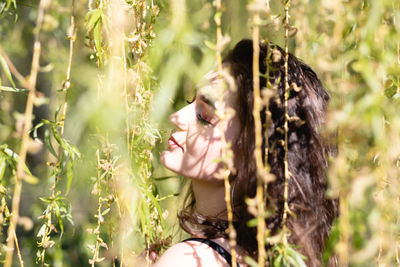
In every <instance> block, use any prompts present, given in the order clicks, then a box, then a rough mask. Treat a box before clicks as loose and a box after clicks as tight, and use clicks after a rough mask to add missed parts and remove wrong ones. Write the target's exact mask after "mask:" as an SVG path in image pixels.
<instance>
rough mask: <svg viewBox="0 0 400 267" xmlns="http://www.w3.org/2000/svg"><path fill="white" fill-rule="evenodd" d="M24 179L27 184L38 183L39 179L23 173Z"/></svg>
mask: <svg viewBox="0 0 400 267" xmlns="http://www.w3.org/2000/svg"><path fill="white" fill-rule="evenodd" d="M24 181H25V182H27V183H28V184H37V183H39V179H38V178H37V177H35V176H33V175H24Z"/></svg>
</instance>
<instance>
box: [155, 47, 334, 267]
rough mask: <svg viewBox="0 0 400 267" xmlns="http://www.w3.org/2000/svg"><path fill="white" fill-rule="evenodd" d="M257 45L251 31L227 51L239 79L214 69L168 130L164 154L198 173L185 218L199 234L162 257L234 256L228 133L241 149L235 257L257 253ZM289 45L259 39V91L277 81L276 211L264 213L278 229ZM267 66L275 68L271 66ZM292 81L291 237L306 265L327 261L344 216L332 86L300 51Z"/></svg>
mask: <svg viewBox="0 0 400 267" xmlns="http://www.w3.org/2000/svg"><path fill="white" fill-rule="evenodd" d="M252 45H253V44H252V41H251V40H242V41H240V42H239V43H238V44H237V45H236V46H235V47H234V49H233V50H232V51H230V52H229V54H228V55H227V56H226V57H225V59H224V61H223V69H224V71H226V72H228V73H229V74H230V77H231V78H232V80H233V82H232V81H230V82H228V81H227V80H228V78H223V77H221V75H219V73H218V72H210V73H209V74H207V75H206V77H205V78H206V80H207V83H206V84H205V85H204V86H202V87H201V88H199V89H198V91H197V93H196V97H195V99H194V101H193V102H192V103H190V104H189V105H187V106H186V107H184V108H183V109H181V110H179V111H177V112H176V113H174V114H172V115H171V117H170V120H171V122H172V123H173V125H174V126H175V128H176V130H175V131H174V132H173V133H172V134H171V137H170V139H169V140H168V142H169V149H168V150H166V151H164V152H163V153H162V155H161V162H162V163H163V165H164V166H165V167H166V168H168V169H170V170H172V171H174V172H176V173H177V174H180V175H182V176H184V177H187V178H189V179H191V181H192V189H193V198H192V199H191V201H189V202H187V203H186V206H185V207H184V209H183V210H182V212H181V213H180V214H179V222H180V225H181V227H182V228H183V229H184V230H185V231H186V232H188V233H189V234H190V235H191V236H192V237H193V238H192V239H189V240H186V241H183V242H180V243H178V244H176V245H174V246H172V247H171V248H169V249H168V250H167V251H166V252H165V253H164V254H163V255H161V257H160V259H159V260H158V261H157V262H156V263H155V265H154V266H157V267H158V266H174V267H175V266H185V267H187V266H207V267H213V266H230V263H229V260H230V257H231V255H230V254H229V252H230V249H231V248H230V247H229V242H228V235H227V233H226V229H227V225H228V223H227V212H226V204H225V200H224V198H225V187H224V183H223V180H222V179H221V178H220V177H219V176H218V175H217V173H218V171H219V170H220V168H221V166H222V164H221V163H220V161H218V159H220V158H221V155H222V154H221V151H222V147H223V146H224V145H225V141H226V142H228V143H230V144H231V149H232V151H233V169H234V171H232V172H231V174H230V177H229V181H230V184H231V192H230V193H231V205H232V207H233V216H234V218H233V223H234V226H235V229H236V232H237V237H236V240H237V247H236V250H237V251H238V259H237V260H238V263H239V264H240V266H247V265H246V263H245V262H244V260H243V259H244V256H250V257H253V258H254V259H256V258H257V251H258V250H257V239H256V234H257V232H256V228H255V227H249V226H248V221H249V220H251V219H253V218H254V215H252V213H251V212H250V211H249V210H248V208H247V205H246V203H245V199H246V198H253V197H254V196H255V194H256V186H257V167H256V163H255V157H254V148H255V141H254V136H255V127H254V118H253V115H252V111H253V73H252V66H253V62H252V58H253V48H252ZM272 50H274V51H275V52H273V53H272ZM284 53H285V52H284V51H283V50H282V49H281V48H279V47H278V46H275V45H272V44H267V43H261V44H260V57H259V66H260V69H259V71H260V74H261V75H260V88H261V91H262V93H261V95H263V94H264V93H263V92H264V91H265V92H266V91H267V90H270V91H271V88H269V89H266V87H267V79H269V84H272V87H273V90H275V93H274V95H273V96H272V97H271V98H269V100H268V103H267V105H265V106H264V108H263V109H262V110H261V112H260V117H261V124H262V125H263V127H262V133H261V134H262V136H263V143H262V151H263V154H264V155H263V156H264V159H265V161H267V162H264V163H265V164H268V165H269V169H270V173H271V174H273V176H274V177H275V179H274V181H272V182H270V183H269V184H268V186H267V192H266V195H267V197H266V203H265V205H266V207H267V209H268V210H269V211H271V215H270V216H268V217H267V218H266V220H265V222H266V227H267V229H269V231H270V234H271V235H274V234H277V233H279V231H280V230H281V228H282V215H283V205H284V197H283V192H284V153H285V152H284V146H283V145H282V140H284V131H283V128H284V127H283V125H284V121H285V112H284V106H283V102H284V93H285V71H284V63H285V61H284ZM267 64H269V65H268V66H267ZM267 67H268V68H269V71H268V73H269V75H268V76H266V75H264V74H265V73H266V71H267ZM267 77H268V78H267ZM221 79H223V80H225V84H226V86H227V87H228V90H225V92H224V93H223V95H222V96H218V95H217V94H216V93H215V92H217V90H216V86H218V84H220V80H221ZM288 82H289V84H290V85H293V86H292V88H291V91H290V95H289V99H288V113H289V116H290V117H291V118H295V119H293V120H290V121H289V128H288V139H287V140H288V154H287V158H288V165H289V171H290V173H291V178H290V179H289V180H288V183H289V184H288V204H289V207H290V210H291V211H292V213H291V215H289V217H288V220H287V223H286V225H287V228H288V229H289V230H290V236H289V242H290V243H291V244H294V245H295V246H296V248H297V250H298V251H299V252H300V253H302V254H303V255H304V256H306V257H307V258H306V260H305V262H306V264H307V265H308V266H321V265H322V263H321V259H322V253H323V251H324V249H325V243H326V241H327V239H328V237H329V233H330V228H331V225H332V223H333V220H334V218H335V217H336V216H337V201H336V200H331V199H327V198H326V196H325V193H326V188H327V185H326V177H325V170H326V168H327V156H328V154H329V152H330V151H329V146H328V144H327V142H326V141H325V138H324V137H323V135H322V134H321V127H322V126H323V124H324V121H325V110H326V106H327V103H328V101H329V96H328V94H327V92H326V91H325V89H324V88H323V86H322V84H321V82H320V80H319V79H318V77H317V75H316V74H315V72H314V71H313V70H312V69H311V68H310V67H309V66H307V65H306V64H304V63H302V62H301V61H299V60H298V59H297V58H296V57H294V56H293V55H289V60H288ZM269 86H270V85H269ZM229 87H232V88H229ZM233 87H234V88H233ZM229 89H231V90H229ZM266 107H267V108H266ZM226 110H234V111H235V112H234V115H233V117H232V118H230V119H229V121H228V122H227V123H226V124H224V127H221V125H219V123H220V122H221V120H220V118H219V116H218V114H220V113H221V112H222V111H226ZM268 249H270V247H269V246H268V245H267V246H266V250H268ZM331 264H333V263H331Z"/></svg>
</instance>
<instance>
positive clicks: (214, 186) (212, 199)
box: [192, 179, 226, 219]
mask: <svg viewBox="0 0 400 267" xmlns="http://www.w3.org/2000/svg"><path fill="white" fill-rule="evenodd" d="M192 185H193V192H194V197H195V199H196V209H195V210H196V212H197V213H199V214H201V215H203V216H210V217H218V218H221V219H226V203H225V187H224V184H223V183H215V182H207V181H201V180H195V179H194V180H192Z"/></svg>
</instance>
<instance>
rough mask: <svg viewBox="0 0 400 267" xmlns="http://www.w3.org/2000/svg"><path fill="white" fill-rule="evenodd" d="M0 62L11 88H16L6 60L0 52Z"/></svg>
mask: <svg viewBox="0 0 400 267" xmlns="http://www.w3.org/2000/svg"><path fill="white" fill-rule="evenodd" d="M0 63H1V66H2V68H3V71H4V73H5V74H6V77H7V79H8V81H9V82H10V83H11V85H12V86H13V88H14V89H16V86H15V83H14V80H13V78H12V76H11V72H10V69H9V68H8V65H7V62H6V60H5V59H4V58H3V56H2V55H1V54H0ZM2 90H3V89H2ZM19 90H21V89H19Z"/></svg>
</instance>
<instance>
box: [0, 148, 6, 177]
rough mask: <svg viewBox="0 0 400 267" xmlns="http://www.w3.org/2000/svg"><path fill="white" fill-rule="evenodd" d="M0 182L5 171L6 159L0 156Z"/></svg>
mask: <svg viewBox="0 0 400 267" xmlns="http://www.w3.org/2000/svg"><path fill="white" fill-rule="evenodd" d="M0 157H1V158H0V182H1V181H2V180H3V176H4V172H5V171H6V157H4V156H3V155H2V154H0Z"/></svg>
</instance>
